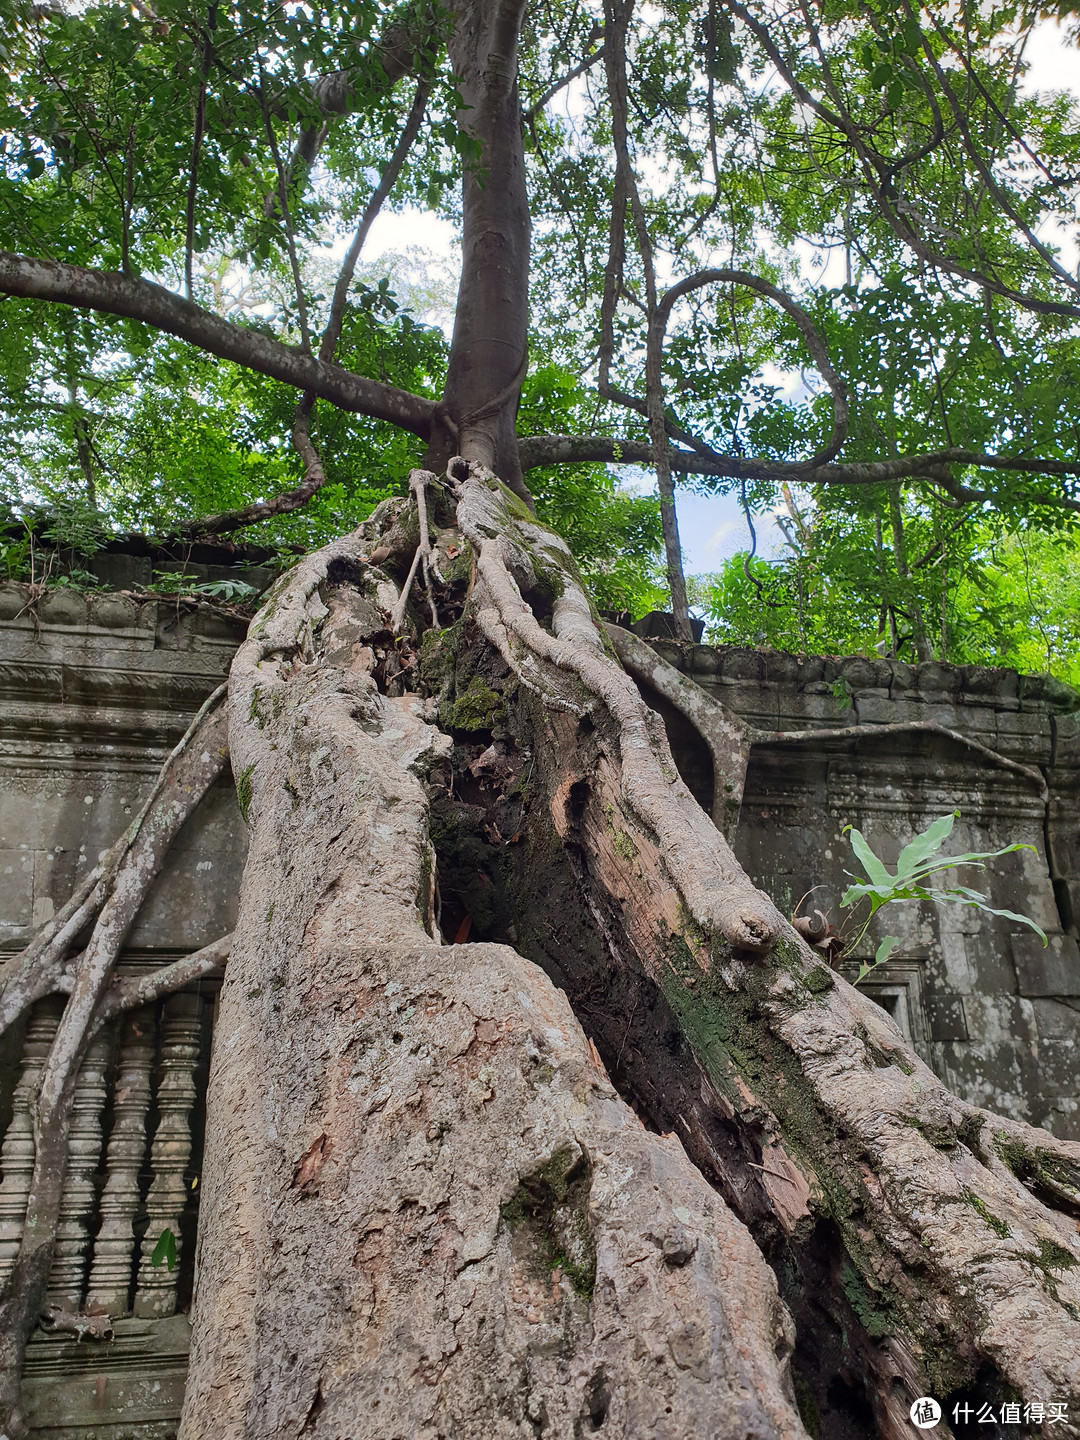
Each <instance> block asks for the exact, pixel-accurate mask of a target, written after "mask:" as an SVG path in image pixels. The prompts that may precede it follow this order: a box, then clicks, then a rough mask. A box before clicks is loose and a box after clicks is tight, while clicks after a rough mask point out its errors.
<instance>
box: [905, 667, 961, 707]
mask: <svg viewBox="0 0 1080 1440" xmlns="http://www.w3.org/2000/svg"><path fill="white" fill-rule="evenodd" d="M915 683H916V684H917V686H918V688H919V690H920V692H921V693H922V694H923V695H933V696H934V697H935V698H937V697H939V696H942V695H948V696H950V697H951V696H953V695H959V693H960V689H961V679H960V671H959V669H958V668H957V667H956V666H955V665H942V664H940V663H939V662H938V661H937V660H927V661H925V662H924V663H923V664H921V665H919V666H917V667H916V671H915Z"/></svg>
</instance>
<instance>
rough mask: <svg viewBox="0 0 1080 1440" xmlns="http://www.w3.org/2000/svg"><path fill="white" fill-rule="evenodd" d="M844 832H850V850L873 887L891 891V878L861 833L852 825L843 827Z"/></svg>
mask: <svg viewBox="0 0 1080 1440" xmlns="http://www.w3.org/2000/svg"><path fill="white" fill-rule="evenodd" d="M844 830H845V833H847V832H850V834H849V839H850V841H851V848H852V850H854V852H855V856H856V859H857V860H858V861H859V862H860V864H861V865H862V867H863V869H864V870H865V871H866V873H867V875H869V877H870V879H871V881H872V882H873V883H874V884H875V885H878V886H887V887H889V888H890V889H891V888H892V883H893V876H892V875H890V874H889V872H888V870H886V868H885V866H884V865H883V864H882V863H881V861H880V860H879V859H878V857H877V856H876V855H875V854H874V852H873V850H871V849H870V846H869V845H868V844H867V843H866V839H865V837H864V836H863V834H862V832H861V831H859V830H856V829H855V827H854V825H845V827H844Z"/></svg>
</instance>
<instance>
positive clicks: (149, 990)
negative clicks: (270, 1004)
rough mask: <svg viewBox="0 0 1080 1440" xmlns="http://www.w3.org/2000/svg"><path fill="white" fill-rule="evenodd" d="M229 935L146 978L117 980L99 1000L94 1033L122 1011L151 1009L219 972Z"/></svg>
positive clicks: (154, 971)
mask: <svg viewBox="0 0 1080 1440" xmlns="http://www.w3.org/2000/svg"><path fill="white" fill-rule="evenodd" d="M232 943H233V937H232V931H230V932H229V934H228V935H223V936H222V937H221V939H220V940H214V941H212V942H211V943H210V944H209V945H204V946H203V947H202V949H201V950H195V951H193V952H192V954H190V955H185V956H183V958H182V959H180V960H173V961H172V963H171V964H169V965H162V966H161V967H160V969H157V970H151V971H150V973H149V974H148V975H134V976H131V977H129V978H127V979H124V980H120V979H118V978H116V977H114V979H113V983H112V985H111V986H110V987H109V989H108V990H107V991H106V992H105V994H104V995H103V996H102V998H101V1003H100V1004H99V1005H98V1009H97V1014H96V1016H95V1018H94V1029H95V1031H97V1030H99V1029H100V1028H101V1026H102V1025H104V1024H106V1023H107V1022H108V1021H109V1020H111V1019H112V1018H113V1017H114V1016H115V1015H119V1014H120V1013H121V1012H122V1011H124V1010H135V1009H137V1008H138V1006H140V1005H151V1004H153V1002H154V1001H155V1000H160V999H161V997H162V995H171V994H172V992H173V991H174V990H179V989H180V988H181V986H184V985H190V984H191V982H192V981H193V980H202V979H204V978H205V977H206V976H207V975H212V974H213V973H214V971H215V970H219V969H220V968H221V967H222V966H223V965H224V964H225V962H226V960H228V958H229V953H230V951H231V950H232Z"/></svg>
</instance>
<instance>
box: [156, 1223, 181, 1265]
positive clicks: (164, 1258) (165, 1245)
mask: <svg viewBox="0 0 1080 1440" xmlns="http://www.w3.org/2000/svg"><path fill="white" fill-rule="evenodd" d="M150 1264H151V1265H165V1266H167V1267H168V1268H169V1269H170V1270H175V1269H176V1236H175V1235H174V1234H173V1232H172V1231H171V1230H170V1229H169V1228H168V1226H166V1227H165V1229H164V1230H162V1232H161V1234H160V1235H159V1236H158V1242H157V1244H156V1245H155V1246H154V1253H153V1254H152V1255H151V1256H150Z"/></svg>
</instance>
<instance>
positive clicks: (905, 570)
mask: <svg viewBox="0 0 1080 1440" xmlns="http://www.w3.org/2000/svg"><path fill="white" fill-rule="evenodd" d="M889 520H890V522H891V524H892V537H893V560H894V562H895V564H896V573H897V575H898V576H899V579H900V582H901V584H902V585H903V587H904V589H905V590H906V592H907V594H906V597H905V598H906V600H907V604H908V608H909V610H910V613H911V631H912V641H913V643H914V645H915V658H916V659H917V660H919V661H920V662H921V661H923V660H932V659H933V658H934V650H933V647H932V646H931V644H930V641H929V639H928V638H927V634H926V626H925V624H924V623H923V613H922V606H921V605H920V604H919V600H918V597H917V596H916V594H915V590H914V586H913V585H912V581H911V569H910V567H909V566H908V561H907V547H906V545H905V544H904V517H903V514H902V513H901V510H900V487H899V486H898V485H890V486H889Z"/></svg>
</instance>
